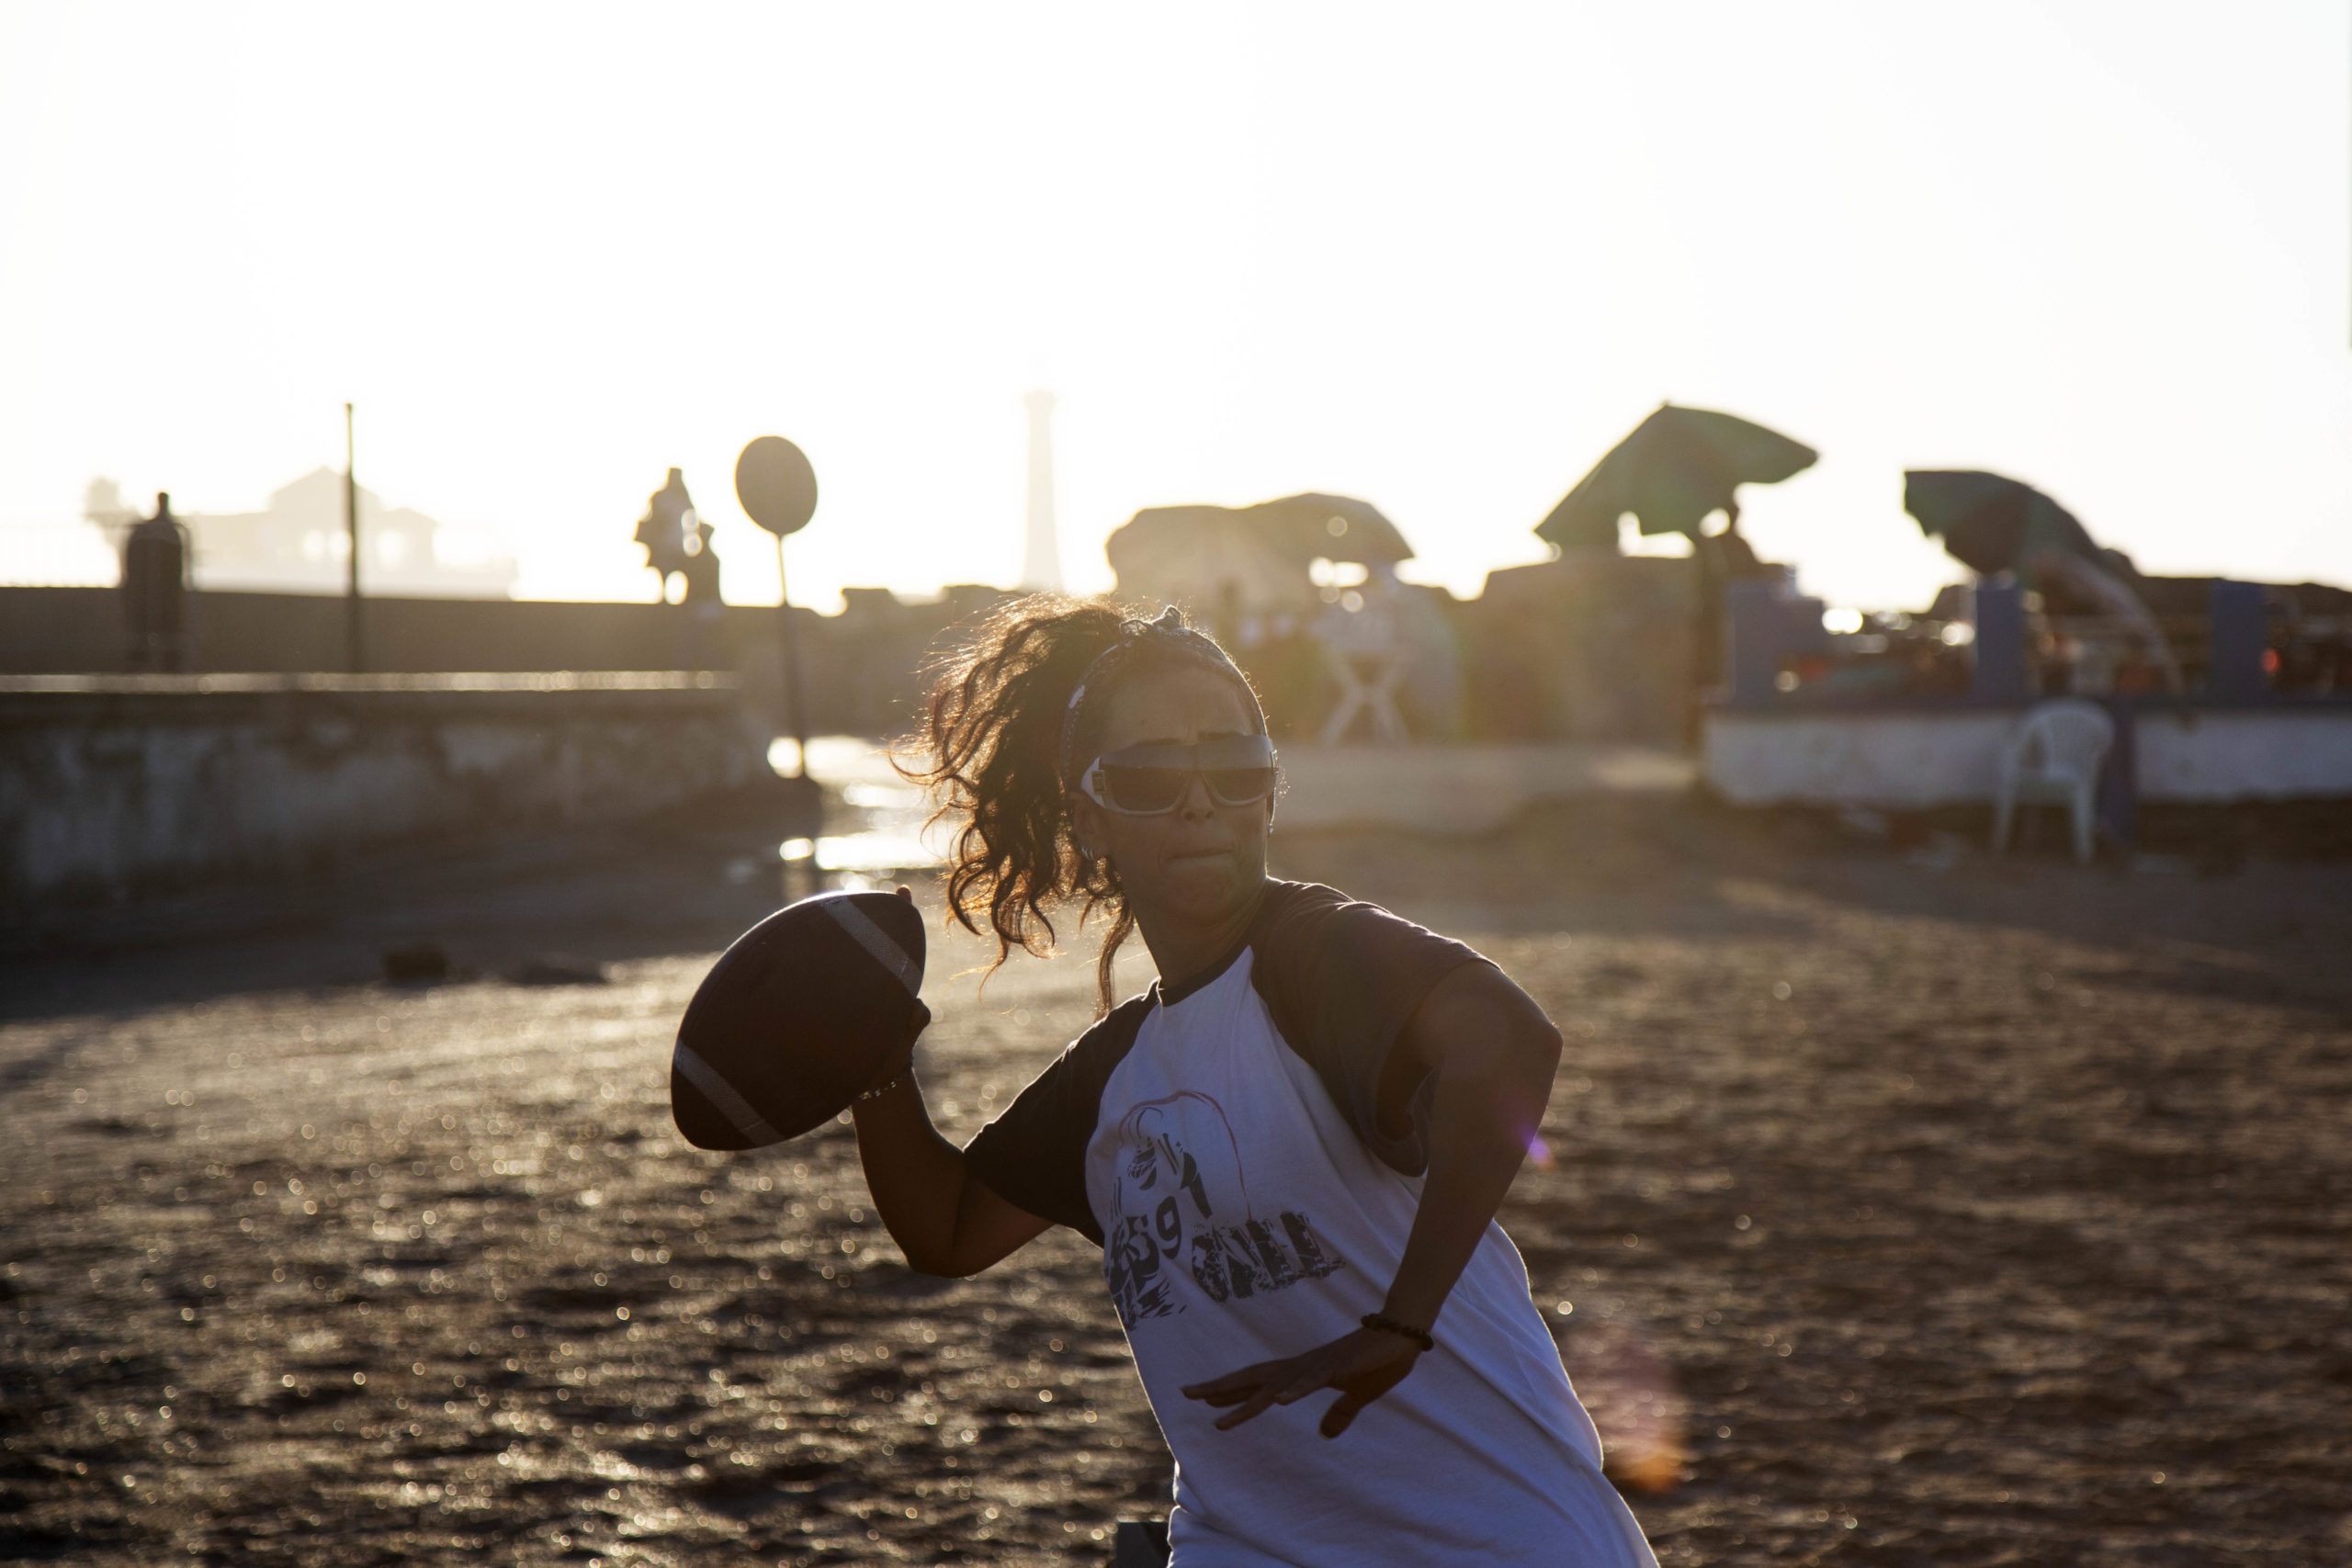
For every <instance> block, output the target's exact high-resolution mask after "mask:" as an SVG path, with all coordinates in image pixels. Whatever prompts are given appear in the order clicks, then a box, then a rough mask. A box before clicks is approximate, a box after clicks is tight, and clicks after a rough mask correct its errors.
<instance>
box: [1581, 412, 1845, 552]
mask: <svg viewBox="0 0 2352 1568" xmlns="http://www.w3.org/2000/svg"><path fill="white" fill-rule="evenodd" d="M1817 457H1820V454H1819V453H1817V452H1815V450H1814V449H1813V448H1812V447H1810V446H1805V445H1804V443H1803V442H1801V441H1792V440H1790V439H1789V438H1788V437H1787V436H1785V435H1782V434H1780V433H1779V432H1777V431H1771V430H1767V429H1765V428H1764V427H1763V426H1762V425H1760V424H1752V423H1749V422H1748V421H1747V420H1744V419H1741V418H1738V417H1737V416H1736V415H1733V414H1727V413H1717V412H1714V411H1713V410H1712V409H1686V408H1678V407H1676V406H1675V405H1674V404H1672V403H1661V404H1659V405H1658V407H1657V412H1654V413H1652V414H1651V415H1650V416H1649V417H1648V418H1647V419H1645V420H1644V421H1642V423H1639V424H1637V425H1635V426H1634V433H1633V434H1631V435H1628V436H1626V437H1625V439H1624V440H1623V441H1620V442H1619V443H1618V444H1617V445H1616V446H1613V447H1611V448H1610V451H1609V455H1608V456H1607V457H1603V458H1601V459H1600V462H1598V463H1595V464H1594V465H1593V466H1592V471H1591V472H1590V473H1589V474H1587V475H1585V477H1584V478H1582V479H1578V480H1577V486H1576V488H1575V489H1574V490H1572V491H1568V493H1567V494H1566V496H1565V497H1563V498H1562V499H1561V502H1560V504H1559V505H1557V506H1555V507H1554V508H1552V513H1551V515H1550V516H1548V517H1546V518H1544V521H1543V522H1541V523H1539V524H1537V525H1535V533H1536V536H1537V537H1538V538H1541V539H1543V540H1544V542H1545V543H1547V544H1551V545H1555V546H1557V547H1561V548H1563V549H1566V548H1569V547H1576V546H1587V547H1591V546H1599V547H1604V548H1613V547H1615V546H1616V543H1617V520H1618V519H1619V518H1621V517H1623V516H1624V515H1625V513H1629V512H1630V513H1633V514H1634V517H1635V518H1637V519H1638V520H1639V521H1640V524H1641V529H1642V532H1643V533H1645V534H1689V535H1691V536H1694V537H1695V536H1697V535H1698V532H1699V524H1700V521H1701V519H1702V518H1704V517H1705V516H1706V515H1707V513H1711V512H1728V511H1732V510H1735V509H1736V504H1737V503H1736V501H1735V499H1734V497H1733V494H1732V492H1733V491H1736V490H1737V489H1738V488H1739V487H1740V486H1741V485H1744V484H1765V485H1769V484H1778V483H1780V482H1781V480H1782V479H1787V478H1788V477H1789V476H1790V475H1792V474H1796V473H1802V472H1803V471H1804V470H1805V469H1806V468H1811V467H1812V466H1813V465H1814V462H1815V459H1816V458H1817Z"/></svg>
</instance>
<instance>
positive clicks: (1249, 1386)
mask: <svg viewBox="0 0 2352 1568" xmlns="http://www.w3.org/2000/svg"><path fill="white" fill-rule="evenodd" d="M1420 1355H1421V1348H1420V1347H1419V1345H1417V1344H1415V1343H1414V1342H1413V1341H1412V1340H1410V1339H1408V1338H1406V1337H1404V1336H1403V1335H1401V1334H1391V1333H1389V1332H1388V1331H1387V1330H1386V1329H1382V1328H1358V1329H1355V1330H1353V1331H1351V1332H1350V1333H1347V1334H1343V1335H1341V1336H1340V1337H1339V1338H1337V1339H1334V1340H1332V1341H1331V1342H1330V1343H1329V1344H1328V1345H1320V1346H1317V1348H1314V1349H1312V1350H1309V1351H1306V1353H1304V1354H1303V1355H1297V1356H1287V1357H1284V1358H1283V1359H1279V1360H1273V1361H1260V1362H1259V1363H1258V1364H1257V1365H1255V1366H1250V1367H1244V1368H1242V1369H1241V1370H1240V1371H1238V1372H1227V1374H1226V1375H1225V1376H1223V1377H1221V1378H1214V1379H1211V1380H1210V1381H1209V1382H1196V1383H1193V1384H1191V1385H1189V1386H1188V1387H1186V1388H1185V1389H1184V1390H1183V1393H1184V1397H1185V1398H1187V1399H1198V1400H1204V1401H1206V1402H1207V1403H1208V1404H1214V1405H1216V1406H1217V1407H1218V1408H1219V1409H1223V1408H1224V1407H1225V1406H1226V1405H1228V1404H1238V1405H1239V1406H1240V1407H1241V1408H1239V1409H1238V1410H1236V1411H1235V1412H1233V1414H1232V1415H1230V1416H1220V1417H1219V1418H1218V1420H1217V1423H1216V1428H1217V1430H1218V1431H1220V1432H1229V1431H1231V1430H1232V1429H1233V1428H1234V1427H1238V1426H1240V1425H1241V1423H1243V1422H1244V1421H1247V1420H1250V1418H1251V1417H1253V1416H1260V1415H1262V1414H1263V1413H1264V1412H1265V1410H1266V1408H1267V1406H1269V1405H1273V1404H1296V1403H1298V1401H1300V1400H1302V1399H1305V1398H1306V1396H1307V1395H1308V1394H1310V1393H1314V1392H1315V1391H1316V1390H1317V1389H1324V1388H1336V1389H1338V1390H1339V1391H1340V1397H1339V1398H1338V1399H1336V1400H1333V1401H1332V1402H1331V1408H1330V1409H1329V1410H1326V1411H1325V1412H1323V1422H1322V1427H1321V1430H1322V1433H1323V1435H1324V1436H1325V1437H1327V1438H1336V1437H1338V1436H1339V1435H1340V1433H1342V1432H1344V1431H1346V1430H1347V1429H1348V1424H1349V1423H1350V1422H1351V1421H1353V1420H1354V1419H1355V1418H1356V1413H1357V1412H1358V1411H1360V1410H1362V1409H1363V1407H1364V1406H1365V1405H1367V1404H1371V1403H1372V1402H1373V1401H1374V1400H1375V1399H1378V1398H1379V1397H1380V1396H1381V1395H1382V1394H1384V1393H1387V1392H1388V1391H1389V1390H1390V1389H1392V1388H1395V1387H1396V1386H1397V1384H1398V1383H1400V1382H1404V1381H1405V1374H1406V1373H1407V1372H1409V1371H1412V1370H1413V1363H1414V1362H1415V1361H1417V1360H1419V1359H1420Z"/></svg>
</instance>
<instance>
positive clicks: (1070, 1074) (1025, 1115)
mask: <svg viewBox="0 0 2352 1568" xmlns="http://www.w3.org/2000/svg"><path fill="white" fill-rule="evenodd" d="M1150 1010H1151V998H1149V997H1148V996H1141V997H1137V998H1134V999H1133V1000H1131V1001H1128V1002H1126V1003H1125V1004H1123V1005H1121V1006H1120V1007H1118V1008H1117V1009H1115V1010H1113V1011H1112V1013H1111V1015H1110V1016H1109V1017H1108V1018H1105V1019H1103V1021H1101V1022H1099V1023H1097V1024H1096V1025H1095V1026H1094V1027H1093V1028H1091V1029H1090V1030H1088V1031H1087V1032H1085V1033H1083V1034H1081V1035H1080V1036H1079V1037H1078V1038H1077V1039H1076V1040H1075V1041H1073V1042H1072V1043H1070V1047H1069V1050H1067V1051H1064V1052H1063V1053H1062V1054H1061V1055H1059V1056H1057V1057H1056V1058H1055V1059H1054V1063H1053V1065H1052V1066H1049V1067H1047V1068H1046V1070H1045V1071H1044V1072H1042V1073H1039V1074H1038V1075H1037V1076H1036V1077H1035V1078H1033V1079H1031V1080H1030V1082H1029V1086H1028V1087H1027V1088H1026V1089H1023V1090H1022V1091H1021V1092H1020V1093H1019V1094H1017V1095H1014V1096H1013V1097H1012V1104H1010V1105H1008V1106H1006V1107H1005V1108H1004V1111H1003V1114H1001V1115H1000V1116H999V1117H997V1119H996V1120H995V1121H993V1122H989V1124H988V1125H987V1126H985V1127H983V1128H981V1129H980V1131H979V1134H978V1136H977V1137H975V1138H974V1139H973V1140H972V1141H971V1142H970V1143H969V1144H967V1145H965V1148H964V1168H965V1169H966V1170H967V1172H968V1173H969V1174H971V1175H973V1176H977V1177H978V1178H979V1179H980V1180H981V1182H982V1183H983V1184H984V1185H986V1186H987V1188H988V1190H989V1191H991V1192H993V1193H995V1194H996V1195H997V1196H998V1197H1000V1198H1001V1199H1003V1200H1004V1201H1006V1202H1008V1203H1011V1204H1012V1205H1013V1206H1014V1207H1015V1208H1019V1209H1025V1210H1027V1211H1028V1212H1029V1213H1033V1214H1035V1215H1036V1216H1037V1217H1038V1218H1039V1219H1041V1220H1051V1221H1052V1222H1053V1223H1054V1224H1057V1225H1068V1226H1069V1228H1070V1229H1072V1230H1074V1231H1076V1232H1078V1233H1079V1234H1080V1235H1083V1236H1085V1237H1086V1238H1087V1239H1088V1240H1089V1241H1091V1242H1093V1243H1094V1244H1095V1245H1096V1246H1098V1247H1099V1246H1101V1245H1102V1243H1103V1226H1102V1224H1101V1223H1100V1222H1098V1221H1097V1220H1096V1219H1095V1217H1094V1207H1093V1205H1092V1204H1091V1203H1090V1202H1088V1201H1087V1198H1086V1145H1088V1144H1090V1143H1091V1142H1092V1141H1093V1138H1094V1121H1095V1117H1096V1115H1097V1114H1098V1113H1099V1112H1100V1111H1101V1110H1102V1105H1103V1085H1104V1084H1105V1083H1108V1082H1109V1081H1110V1077H1111V1069H1112V1068H1114V1067H1115V1066H1118V1065H1119V1062H1120V1060H1121V1059H1122V1058H1123V1057H1125V1055H1126V1054H1127V1052H1128V1050H1129V1049H1130V1048H1131V1047H1133V1046H1134V1044H1135V1043H1136V1031H1137V1030H1138V1029H1140V1028H1142V1027H1143V1021H1144V1016H1145V1015H1146V1014H1147V1013H1148V1012H1149V1011H1150Z"/></svg>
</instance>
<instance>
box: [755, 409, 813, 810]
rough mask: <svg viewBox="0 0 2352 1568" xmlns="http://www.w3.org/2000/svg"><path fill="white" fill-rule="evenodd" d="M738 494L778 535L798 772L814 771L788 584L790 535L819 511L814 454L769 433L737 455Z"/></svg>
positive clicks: (779, 593) (789, 714) (779, 595)
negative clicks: (786, 555) (786, 558)
mask: <svg viewBox="0 0 2352 1568" xmlns="http://www.w3.org/2000/svg"><path fill="white" fill-rule="evenodd" d="M735 499H736V500H737V501H740V502H742V504H743V512H744V514H745V515H746V516H748V517H750V518H751V520H752V522H754V523H757V524H758V525H760V526H761V527H763V528H765V529H766V530H767V531H768V532H769V533H771V534H774V535H775V586H776V613H777V614H778V615H781V616H783V617H784V691H785V705H786V725H787V727H788V728H789V729H790V731H791V734H792V749H793V757H792V776H793V777H794V778H797V779H805V778H807V777H808V776H809V703H808V691H807V688H806V687H805V686H804V685H803V683H802V679H801V673H800V649H799V642H798V639H797V635H796V634H795V632H794V630H793V626H792V595H791V593H790V592H787V591H786V583H785V576H784V541H785V538H786V536H788V535H792V534H797V533H798V532H800V530H801V529H803V528H806V527H807V526H808V525H809V518H811V517H813V516H815V515H816V514H817V470H816V469H815V468H811V467H809V458H808V455H807V454H806V453H804V452H802V451H801V450H800V448H799V447H797V446H794V445H793V444H792V443H791V442H789V441H786V439H785V438H784V437H783V436H781V435H763V436H761V437H760V438H759V439H758V440H756V441H754V442H752V444H751V445H750V446H746V447H744V448H743V453H742V456H741V457H737V458H736V459H735Z"/></svg>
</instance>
